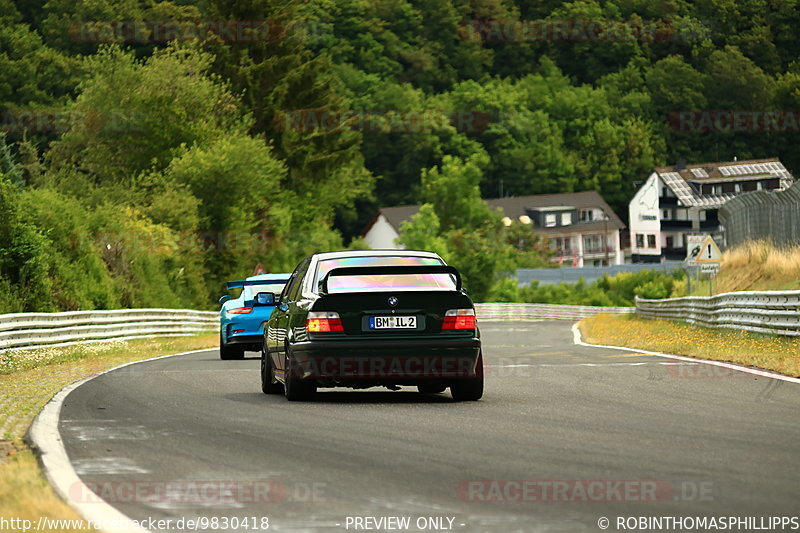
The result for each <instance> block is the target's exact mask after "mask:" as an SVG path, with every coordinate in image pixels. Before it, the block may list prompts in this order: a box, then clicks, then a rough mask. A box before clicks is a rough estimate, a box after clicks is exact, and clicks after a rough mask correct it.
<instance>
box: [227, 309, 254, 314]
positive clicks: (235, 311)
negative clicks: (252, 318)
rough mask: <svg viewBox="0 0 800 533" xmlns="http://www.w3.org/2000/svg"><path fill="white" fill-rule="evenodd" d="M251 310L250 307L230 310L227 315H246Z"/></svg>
mask: <svg viewBox="0 0 800 533" xmlns="http://www.w3.org/2000/svg"><path fill="white" fill-rule="evenodd" d="M252 310H253V308H252V307H237V308H235V309H231V310H230V311H228V313H230V314H232V315H246V314H247V313H249V312H250V311H252Z"/></svg>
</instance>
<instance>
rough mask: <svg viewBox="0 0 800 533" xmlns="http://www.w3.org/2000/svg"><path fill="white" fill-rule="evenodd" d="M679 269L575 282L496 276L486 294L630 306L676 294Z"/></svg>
mask: <svg viewBox="0 0 800 533" xmlns="http://www.w3.org/2000/svg"><path fill="white" fill-rule="evenodd" d="M685 277H686V274H685V273H684V272H683V271H682V270H674V271H672V272H671V273H664V272H660V271H653V270H643V271H640V272H623V273H620V274H617V275H616V276H613V277H611V276H608V275H604V276H603V277H602V278H600V279H598V280H597V281H595V282H593V283H586V282H585V281H584V280H583V279H581V280H580V281H578V282H577V283H559V284H555V285H539V283H538V282H536V281H534V282H533V283H531V284H530V285H526V286H519V285H518V284H517V280H516V278H505V279H502V280H500V281H499V282H498V283H497V284H496V285H495V286H494V288H493V290H492V292H491V293H490V294H489V296H488V298H487V300H486V301H488V302H518V303H549V304H563V305H600V306H620V307H628V306H633V305H634V302H635V298H636V296H639V297H641V298H669V297H671V296H678V295H679V294H678V292H679V290H680V288H681V287H683V286H684V285H685V284H683V283H682V281H683V280H684V278H685Z"/></svg>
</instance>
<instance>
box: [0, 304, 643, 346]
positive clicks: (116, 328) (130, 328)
mask: <svg viewBox="0 0 800 533" xmlns="http://www.w3.org/2000/svg"><path fill="white" fill-rule="evenodd" d="M475 308H476V313H477V315H478V319H479V320H482V321H496V320H506V321H510V320H554V319H555V320H578V319H581V318H585V317H587V316H593V315H596V314H598V313H633V312H634V309H635V308H633V307H593V306H579V305H550V304H504V303H487V304H476V305H475ZM218 327H219V314H218V313H217V312H214V311H193V310H190V309H124V310H119V311H74V312H66V313H19V314H8V315H0V351H2V350H8V349H22V348H25V349H34V348H42V347H45V346H65V345H69V344H75V343H78V342H87V341H103V340H123V339H131V338H136V337H154V336H176V335H191V334H194V333H199V332H202V331H209V330H213V329H216V328H218Z"/></svg>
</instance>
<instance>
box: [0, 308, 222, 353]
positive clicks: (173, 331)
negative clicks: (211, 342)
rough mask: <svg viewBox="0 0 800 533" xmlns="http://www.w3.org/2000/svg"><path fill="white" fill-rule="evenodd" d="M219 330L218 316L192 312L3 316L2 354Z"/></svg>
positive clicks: (0, 332)
mask: <svg viewBox="0 0 800 533" xmlns="http://www.w3.org/2000/svg"><path fill="white" fill-rule="evenodd" d="M218 327H219V313H216V312H213V311H193V310H191V309H123V310H119V311H73V312H65V313H17V314H9V315H0V351H2V350H7V349H19V348H29V349H32V348H41V347H44V346H64V345H68V344H74V343H76V342H85V341H100V340H121V339H130V338H136V337H153V336H177V335H192V334H194V333H199V332H202V331H208V330H211V329H214V328H218Z"/></svg>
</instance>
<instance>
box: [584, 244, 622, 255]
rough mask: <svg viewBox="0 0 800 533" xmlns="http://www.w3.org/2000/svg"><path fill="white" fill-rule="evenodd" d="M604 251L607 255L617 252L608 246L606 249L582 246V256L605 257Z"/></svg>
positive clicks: (615, 248)
mask: <svg viewBox="0 0 800 533" xmlns="http://www.w3.org/2000/svg"><path fill="white" fill-rule="evenodd" d="M606 251H608V253H609V254H614V253H616V252H617V247H616V246H612V245H609V246H608V247H607V248H606V247H603V246H584V247H583V255H605V253H606Z"/></svg>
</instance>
